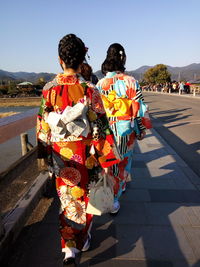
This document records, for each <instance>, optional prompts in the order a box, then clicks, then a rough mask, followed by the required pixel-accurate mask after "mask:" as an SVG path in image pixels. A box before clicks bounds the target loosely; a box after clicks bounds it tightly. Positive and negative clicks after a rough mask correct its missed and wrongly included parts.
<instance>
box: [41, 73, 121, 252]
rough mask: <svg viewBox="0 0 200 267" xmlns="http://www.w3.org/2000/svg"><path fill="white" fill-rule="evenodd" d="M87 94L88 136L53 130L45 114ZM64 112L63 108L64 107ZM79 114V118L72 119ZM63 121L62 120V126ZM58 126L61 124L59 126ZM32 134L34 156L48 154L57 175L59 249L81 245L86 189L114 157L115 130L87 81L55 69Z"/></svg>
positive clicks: (85, 228) (88, 222) (60, 111)
mask: <svg viewBox="0 0 200 267" xmlns="http://www.w3.org/2000/svg"><path fill="white" fill-rule="evenodd" d="M84 96H86V97H87V99H88V100H89V102H88V103H89V104H88V110H87V118H88V121H89V125H90V130H89V133H88V134H87V136H82V135H80V136H74V135H73V134H72V133H71V134H69V132H68V134H67V133H66V134H57V133H56V134H55V132H54V131H53V128H51V125H50V123H49V122H48V118H49V116H50V115H52V114H53V115H56V116H61V115H62V114H63V111H64V110H65V109H66V108H69V107H74V106H75V105H76V104H77V103H82V102H83V99H84ZM66 114H68V113H66ZM80 119H81V117H79V118H78V120H77V123H78V122H79V121H80ZM66 126H67V125H63V129H65V127H66ZM59 129H61V130H63V129H62V127H61V128H59ZM37 137H38V147H39V155H38V156H39V158H47V159H48V164H49V169H50V171H52V172H53V173H54V174H55V176H56V190H57V193H58V196H59V198H60V203H61V209H60V216H59V219H60V233H61V243H62V249H63V251H65V248H67V247H75V248H77V249H79V250H81V249H82V247H83V245H84V243H85V241H86V239H87V233H88V229H90V226H91V221H92V215H90V214H86V206H87V202H88V190H89V188H90V186H91V184H92V183H93V182H94V181H97V180H98V174H99V172H101V171H102V169H103V168H106V167H109V166H112V165H113V164H116V163H118V162H119V157H118V156H117V151H116V149H115V148H116V147H115V144H114V136H113V134H112V131H111V130H110V127H109V123H108V120H107V117H106V113H105V110H104V107H103V104H102V100H101V97H100V94H99V92H98V90H97V89H95V88H94V86H93V85H92V84H89V83H86V82H84V81H81V80H80V79H79V78H78V76H77V75H74V76H66V75H65V74H58V75H57V76H56V78H55V79H54V80H53V81H52V82H49V83H47V84H46V85H45V87H44V89H43V99H42V103H41V107H40V111H39V114H38V123H37Z"/></svg>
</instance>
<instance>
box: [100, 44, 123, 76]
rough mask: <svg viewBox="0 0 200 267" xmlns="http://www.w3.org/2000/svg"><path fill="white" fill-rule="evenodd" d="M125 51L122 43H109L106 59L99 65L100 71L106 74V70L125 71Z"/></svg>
mask: <svg viewBox="0 0 200 267" xmlns="http://www.w3.org/2000/svg"><path fill="white" fill-rule="evenodd" d="M125 63H126V53H125V50H124V48H123V46H122V45H120V44H118V43H114V44H111V45H110V46H109V48H108V51H107V56H106V59H105V60H104V62H103V64H102V65H101V71H102V73H103V74H106V72H108V71H122V72H124V71H125V69H126V68H125V67H124V65H125Z"/></svg>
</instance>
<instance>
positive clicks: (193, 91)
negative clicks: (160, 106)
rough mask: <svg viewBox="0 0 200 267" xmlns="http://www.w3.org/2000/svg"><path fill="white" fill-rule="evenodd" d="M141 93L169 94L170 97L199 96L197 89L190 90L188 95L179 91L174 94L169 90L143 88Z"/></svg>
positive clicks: (199, 90)
mask: <svg viewBox="0 0 200 267" xmlns="http://www.w3.org/2000/svg"><path fill="white" fill-rule="evenodd" d="M142 91H143V92H154V93H163V94H170V95H172V94H173V95H185V96H200V88H199V87H197V88H192V89H191V90H190V93H184V92H182V91H181V90H178V91H176V92H172V91H171V89H169V90H164V89H161V90H158V89H156V90H152V89H150V88H143V89H142Z"/></svg>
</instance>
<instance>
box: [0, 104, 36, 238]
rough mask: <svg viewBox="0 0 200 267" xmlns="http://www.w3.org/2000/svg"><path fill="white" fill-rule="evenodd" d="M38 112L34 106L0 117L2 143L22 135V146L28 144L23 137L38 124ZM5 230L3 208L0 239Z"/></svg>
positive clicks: (0, 139) (3, 174)
mask: <svg viewBox="0 0 200 267" xmlns="http://www.w3.org/2000/svg"><path fill="white" fill-rule="evenodd" d="M37 113H38V108H34V109H31V110H29V111H26V112H24V113H20V114H16V115H13V116H10V117H5V118H1V119H0V144H2V143H4V142H6V141H8V140H9V139H12V138H14V137H16V136H19V135H21V141H22V148H23V147H24V146H25V145H26V144H25V143H24V141H23V140H26V141H28V139H27V138H23V136H26V135H24V132H26V131H28V130H29V129H32V128H34V127H35V126H36V118H37ZM27 143H28V142H27ZM30 149H31V147H30V146H29V148H28V149H27V151H28V150H30ZM23 154H24V153H23V150H22V155H23ZM5 160H6V159H5ZM8 169H9V168H8ZM13 171H14V172H15V176H16V174H17V170H16V169H14V170H13ZM7 173H8V171H5V172H3V173H1V175H0V176H1V177H0V182H2V180H3V178H5V177H6V175H7ZM9 176H12V175H9ZM6 178H7V177H6ZM4 232H5V230H4V227H3V223H2V218H1V210H0V239H1V237H2V236H3V235H4Z"/></svg>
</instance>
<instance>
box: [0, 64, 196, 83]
mask: <svg viewBox="0 0 200 267" xmlns="http://www.w3.org/2000/svg"><path fill="white" fill-rule="evenodd" d="M151 67H153V66H142V67H140V68H138V69H136V70H132V71H126V73H127V74H129V75H131V76H134V77H135V79H137V80H141V79H142V77H143V75H144V73H145V72H146V71H147V70H148V69H149V68H151ZM167 68H168V71H169V72H170V73H171V78H172V80H176V81H178V80H179V79H181V80H186V81H189V80H193V79H200V63H193V64H190V65H188V66H184V67H172V66H167ZM55 75H56V74H54V73H46V72H41V73H35V72H8V71H4V70H0V81H2V80H3V81H8V80H20V81H29V82H33V83H34V82H36V81H37V80H38V79H39V78H44V80H45V81H47V82H48V81H50V80H51V79H52V78H53V77H55ZM95 75H96V76H97V77H98V78H99V79H101V78H102V77H103V74H102V73H101V71H100V70H98V71H96V72H95Z"/></svg>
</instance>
